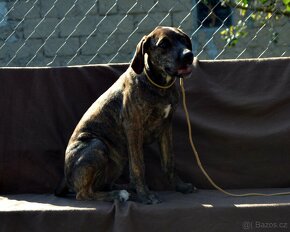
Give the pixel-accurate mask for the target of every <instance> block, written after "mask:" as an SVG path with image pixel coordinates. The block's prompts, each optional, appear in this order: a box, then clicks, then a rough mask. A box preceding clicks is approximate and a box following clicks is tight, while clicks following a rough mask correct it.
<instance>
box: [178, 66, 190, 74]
mask: <svg viewBox="0 0 290 232" xmlns="http://www.w3.org/2000/svg"><path fill="white" fill-rule="evenodd" d="M191 72H192V66H191V65H188V66H186V67H184V68H180V69H178V71H177V74H178V75H188V74H190V73H191Z"/></svg>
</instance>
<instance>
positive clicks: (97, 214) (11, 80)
mask: <svg viewBox="0 0 290 232" xmlns="http://www.w3.org/2000/svg"><path fill="white" fill-rule="evenodd" d="M194 66H195V68H194V71H193V74H192V77H191V78H190V79H187V80H185V82H184V84H185V88H186V96H187V105H188V110H189V113H190V120H191V125H192V135H193V139H194V142H195V144H196V147H197V150H198V151H199V154H200V158H201V161H202V163H203V164H204V166H205V168H206V170H207V171H208V173H209V174H210V176H212V178H213V179H214V180H215V181H216V182H217V183H218V184H219V185H221V186H222V187H224V188H229V189H239V188H268V190H267V191H275V189H273V188H284V187H289V186H290V174H289V170H290V152H289V151H290V142H289V141H290V58H279V59H262V60H235V61H232V60H226V61H195V62H194ZM127 67H128V64H108V65H90V66H79V67H61V68H20V69H18V68H1V69H0V194H1V195H2V196H3V194H16V195H5V197H8V199H6V198H2V199H1V198H0V230H1V231H8V230H9V228H12V229H11V231H13V229H15V230H19V231H21V227H20V226H21V225H22V224H21V223H24V224H25V222H27V221H29V220H32V219H34V218H37V220H36V221H37V223H36V224H33V223H32V222H31V223H32V224H31V225H30V226H28V228H32V230H37V228H40V227H43V228H44V230H43V231H46V230H47V231H48V230H49V231H52V230H54V231H58V230H61V229H62V228H63V229H71V230H73V229H74V228H77V230H76V231H81V228H84V230H83V231H85V230H86V229H88V228H96V231H98V229H97V228H101V229H100V230H99V231H112V230H113V231H130V230H133V231H149V230H150V228H151V229H152V230H151V231H186V230H185V229H186V228H187V229H188V230H187V231H193V230H195V228H196V226H197V227H198V228H199V229H196V231H205V230H206V229H207V230H209V231H221V230H220V228H224V227H225V225H226V224H229V228H225V230H223V231H242V227H241V225H240V224H241V223H242V221H243V220H246V218H247V215H249V214H255V215H256V214H257V215H258V216H257V218H255V217H250V218H249V219H248V220H259V218H261V220H262V219H263V220H266V219H267V220H272V221H273V220H274V218H278V219H279V220H280V221H281V222H282V221H283V220H284V218H283V216H281V215H284V214H283V213H285V214H286V212H288V215H289V205H279V204H278V205H276V207H274V208H269V207H268V206H267V207H263V208H261V207H255V206H253V207H250V208H247V207H244V208H243V207H242V208H238V207H236V206H234V203H229V204H228V205H227V206H229V207H226V206H225V205H223V204H222V202H223V200H224V199H226V201H227V200H228V199H229V198H225V196H223V195H220V194H219V193H217V192H216V191H213V193H214V194H217V195H216V196H214V197H213V198H214V200H213V201H211V200H210V199H211V196H209V195H208V193H212V191H211V190H207V191H205V190H202V191H200V192H199V193H198V194H196V195H195V194H191V195H187V196H185V195H182V194H179V193H174V192H167V193H164V192H163V193H162V192H161V193H160V194H161V196H163V198H164V202H163V203H162V204H160V205H156V206H144V205H141V204H138V203H132V202H129V203H126V204H125V205H122V206H121V205H119V204H117V203H114V204H110V203H100V202H98V203H76V201H75V200H72V199H59V198H54V197H52V195H29V197H28V199H26V197H25V196H26V195H24V198H23V199H22V200H21V199H18V198H17V194H40V193H41V194H50V193H52V192H53V191H54V188H55V187H56V185H57V183H58V182H59V180H60V179H61V176H62V173H63V160H64V150H65V148H66V144H67V142H68V139H69V137H70V135H71V133H72V131H73V129H74V127H75V126H76V124H77V122H78V120H79V119H80V118H81V116H82V115H83V113H84V112H85V111H86V109H87V108H88V107H89V106H90V105H91V104H92V103H93V102H94V101H95V99H97V98H98V96H100V95H101V94H102V93H103V92H104V91H105V90H106V89H108V88H109V86H111V85H112V83H114V81H115V80H116V79H117V78H118V77H119V76H120V75H121V74H122V73H123V72H124V71H125V70H126V68H127ZM173 140H174V151H175V154H176V168H177V172H178V173H180V175H181V177H182V178H183V179H184V180H186V181H188V182H192V183H194V185H196V186H197V187H199V188H201V189H207V188H211V186H210V185H209V183H208V181H207V180H206V179H205V177H204V176H203V175H202V173H201V171H200V170H199V169H198V167H197V165H196V161H195V158H194V156H193V153H192V151H191V148H190V146H189V142H188V134H187V126H186V121H185V116H184V112H183V109H182V104H181V102H180V106H179V108H178V110H177V112H176V114H175V116H174V120H173ZM157 150H158V149H157V148H156V146H151V147H146V148H145V161H146V178H147V183H148V185H149V186H150V188H151V189H153V190H158V191H161V190H168V189H169V186H168V183H167V182H166V179H165V177H164V176H163V174H162V172H161V168H160V164H159V163H160V161H159V156H158V151H157ZM122 179H123V181H126V179H127V175H126V174H125V175H124V176H123V177H122ZM269 189H270V190H269ZM261 191H262V192H263V191H266V189H261ZM9 196H10V198H9ZM21 196H23V195H19V197H20V198H21ZM30 197H32V198H33V199H31V198H30ZM14 198H16V201H15V204H16V207H15V208H13V209H12V208H10V206H11V205H10V204H13V202H14V201H13V199H14ZM38 198H40V199H38ZM288 198H289V197H281V199H282V201H284V200H285V199H287V200H288ZM5 199H6V200H5ZM230 199H232V198H230ZM245 199H246V200H245V201H244V203H247V201H250V202H251V204H253V203H255V202H258V201H259V200H258V199H260V198H245ZM263 199H264V198H263ZM267 199H268V200H267V202H268V203H269V202H270V203H271V204H272V203H273V204H274V205H275V204H276V203H277V202H276V200H275V199H277V198H267ZM279 199H280V198H279ZM283 199H284V200H283ZM14 200H15V199H14ZM287 200H286V202H289V200H288V201H287ZM23 201H24V202H32V203H33V202H39V201H40V202H41V203H43V204H46V207H48V208H46V207H44V209H43V210H41V209H36V210H26V209H25V207H24V205H23V204H22V203H23ZM51 201H53V202H54V201H56V202H57V203H56V204H61V205H62V206H68V207H73V206H75V207H76V208H77V209H70V210H68V211H66V210H64V209H63V208H60V209H55V208H54V207H51V208H50V206H53V205H54V203H53V202H51ZM196 202H197V203H196ZM208 202H209V204H213V207H209V208H206V207H202V206H201V204H202V203H204V204H207V203H208ZM210 202H212V203H210ZM83 204H84V205H86V204H88V207H89V208H91V207H92V206H94V207H95V208H94V209H93V210H91V209H89V210H88V209H85V210H82V208H83V207H84V206H83ZM220 204H221V205H220ZM7 205H8V206H9V207H8V208H7V209H8V210H5V209H6V207H7ZM216 205H217V206H216ZM40 207H42V206H40ZM281 210H282V211H283V212H282V211H281ZM22 211H23V212H22ZM278 211H279V212H281V214H279V215H280V216H279V217H278ZM271 212H272V215H274V216H273V218H272V217H271V216H269V215H271ZM219 215H220V217H219ZM231 215H232V216H231ZM228 217H229V218H228ZM177 218H178V220H182V223H178V221H177ZM278 219H277V221H278V222H279V220H278ZM8 221H19V223H20V224H13V225H11V224H9V223H8ZM209 221H210V223H209ZM235 221H237V222H235ZM52 222H55V223H56V225H55V224H53V223H52ZM50 223H52V224H51V225H53V226H51V227H47V225H50ZM288 223H290V222H288ZM28 224H29V223H28ZM5 226H7V227H5ZM77 226H78V227H77ZM288 226H290V224H288ZM136 228H137V229H136ZM177 228H180V230H179V229H177ZM217 228H218V229H219V230H217ZM231 228H236V229H234V230H232V229H231ZM15 230H14V231H15ZM27 231H28V230H27ZM269 231H270V230H269Z"/></svg>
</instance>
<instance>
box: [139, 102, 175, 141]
mask: <svg viewBox="0 0 290 232" xmlns="http://www.w3.org/2000/svg"><path fill="white" fill-rule="evenodd" d="M173 111H174V106H173V105H172V104H165V105H162V106H156V107H153V109H152V111H151V112H150V113H149V112H148V113H149V115H147V119H146V120H145V121H144V124H143V128H144V140H145V143H151V142H154V141H155V140H156V139H158V137H159V136H160V134H161V133H162V131H163V130H164V129H165V128H166V127H168V126H169V122H170V120H171V115H172V113H173ZM145 114H146V113H145Z"/></svg>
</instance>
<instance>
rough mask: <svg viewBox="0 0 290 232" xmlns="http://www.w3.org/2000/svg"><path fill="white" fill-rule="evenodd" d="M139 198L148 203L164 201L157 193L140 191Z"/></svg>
mask: <svg viewBox="0 0 290 232" xmlns="http://www.w3.org/2000/svg"><path fill="white" fill-rule="evenodd" d="M138 200H139V201H140V202H141V203H143V204H147V205H153V204H159V203H161V202H162V201H161V200H160V199H159V197H158V195H157V194H156V193H152V192H149V193H140V194H138Z"/></svg>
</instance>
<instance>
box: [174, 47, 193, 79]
mask: <svg viewBox="0 0 290 232" xmlns="http://www.w3.org/2000/svg"><path fill="white" fill-rule="evenodd" d="M180 62H181V66H180V67H179V68H178V70H177V76H178V77H179V78H184V77H189V76H190V75H191V72H192V62H193V53H192V51H191V50H189V49H184V50H183V51H182V54H181V56H180Z"/></svg>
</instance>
